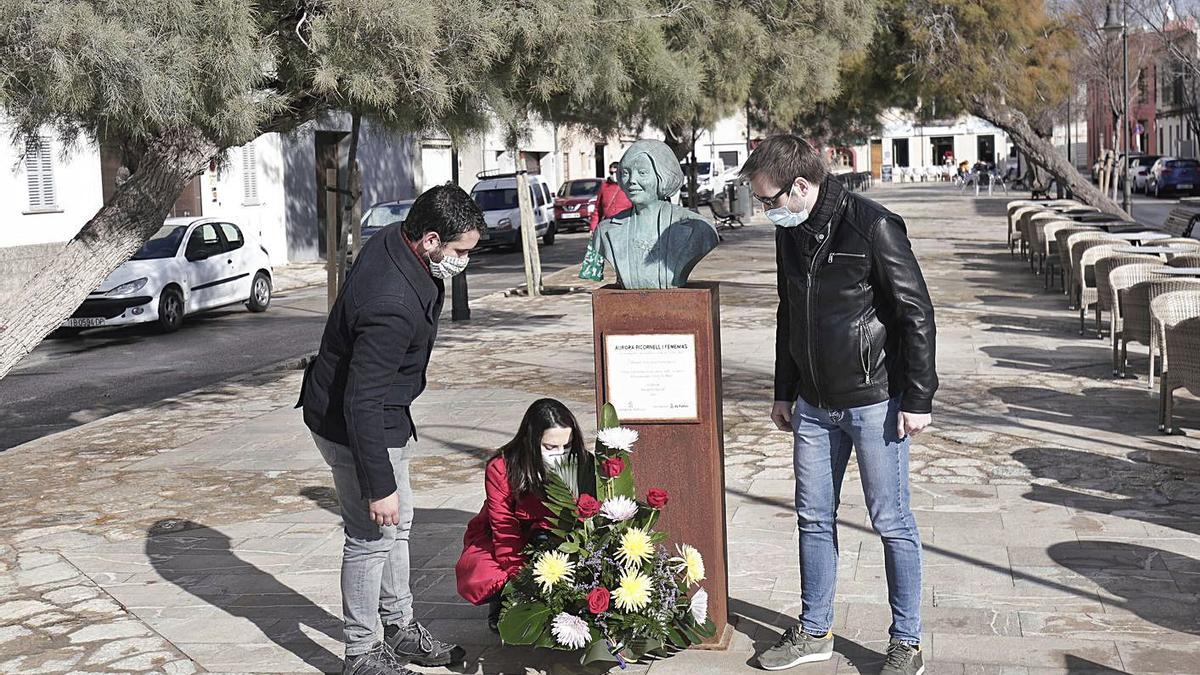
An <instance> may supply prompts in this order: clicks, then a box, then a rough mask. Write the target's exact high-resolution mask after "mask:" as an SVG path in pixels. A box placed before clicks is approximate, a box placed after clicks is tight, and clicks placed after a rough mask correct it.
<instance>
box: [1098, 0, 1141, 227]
mask: <svg viewBox="0 0 1200 675" xmlns="http://www.w3.org/2000/svg"><path fill="white" fill-rule="evenodd" d="M1128 19H1129V1H1128V0H1121V18H1120V20H1118V19H1117V8H1116V7H1114V6H1113V3H1111V2H1109V3H1107V4H1106V5H1105V7H1104V25H1103V26H1101V27H1100V30H1103V31H1104V32H1105V33H1108V34H1109V35H1116V34H1117V33H1118V32H1119V33H1120V34H1121V125H1122V126H1123V127H1124V128H1123V129H1121V139H1122V141H1121V147H1122V149H1123V151H1124V152H1123V156H1122V158H1121V166H1120V171H1121V175H1123V179H1122V183H1123V184H1124V189H1123V190H1122V191H1121V208H1122V209H1124V210H1125V213H1127V214H1129V216H1130V217H1131V218H1132V217H1133V205H1132V203H1131V202H1132V196H1131V194H1130V193H1131V188H1132V187H1133V186H1132V185H1131V184H1130V182H1129V128H1130V127H1129V27H1128Z"/></svg>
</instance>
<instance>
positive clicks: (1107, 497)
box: [0, 184, 1200, 675]
mask: <svg viewBox="0 0 1200 675" xmlns="http://www.w3.org/2000/svg"><path fill="white" fill-rule="evenodd" d="M869 196H871V197H873V198H875V199H878V200H880V201H881V202H883V203H884V204H886V205H887V206H889V207H891V208H892V209H894V210H896V211H897V212H899V213H900V214H901V215H903V216H904V217H905V218H906V220H907V221H908V223H909V227H910V230H911V234H912V237H913V240H914V246H915V248H916V250H917V252H918V255H919V257H920V258H921V260H922V263H923V267H924V269H925V272H926V275H927V278H928V280H929V283H930V286H931V290H932V293H933V295H934V300H935V305H936V307H937V312H938V314H937V318H938V325H939V333H940V335H939V338H940V340H939V347H940V349H939V372H940V375H941V379H942V389H941V391H940V392H939V395H938V400H937V404H936V410H935V418H934V419H935V428H934V429H933V430H932V431H930V432H928V433H927V434H925V435H923V436H921V437H920V440H919V442H918V443H916V444H915V445H914V448H913V452H912V478H913V503H914V509H915V511H916V516H917V521H918V524H919V525H920V527H921V532H922V536H923V540H924V546H925V587H924V602H923V604H924V608H923V615H924V620H925V632H926V637H925V641H924V644H925V649H926V650H927V654H926V658H927V662H928V663H929V667H928V670H927V672H929V673H931V674H933V673H937V674H941V673H955V674H960V675H968V674H972V675H977V674H985V673H995V674H1001V673H1003V674H1006V675H1007V674H1014V675H1015V674H1018V673H1020V674H1030V675H1032V674H1035V673H1036V674H1039V675H1040V674H1049V673H1122V672H1124V673H1195V672H1200V666H1197V664H1198V663H1200V638H1198V636H1200V539H1198V538H1197V534H1198V533H1200V481H1198V479H1200V461H1198V460H1197V457H1200V455H1198V454H1197V451H1198V450H1200V431H1198V429H1200V402H1197V401H1196V400H1195V399H1193V398H1187V397H1182V398H1181V401H1180V403H1179V405H1178V412H1179V419H1180V423H1181V426H1183V427H1184V428H1186V429H1187V430H1188V434H1189V435H1187V436H1170V437H1168V436H1162V435H1159V434H1158V433H1157V432H1156V430H1155V398H1154V396H1153V395H1152V394H1151V393H1150V392H1149V391H1148V389H1147V388H1146V383H1145V381H1144V378H1143V379H1141V380H1127V381H1114V380H1112V379H1111V378H1110V376H1109V370H1110V368H1109V365H1108V363H1109V360H1108V359H1109V352H1108V350H1107V347H1106V344H1105V343H1103V342H1100V341H1098V340H1095V339H1094V338H1093V339H1083V338H1080V337H1078V334H1077V331H1076V328H1075V326H1076V324H1075V322H1076V321H1077V320H1076V319H1075V318H1074V316H1073V315H1072V314H1071V313H1070V312H1068V311H1066V309H1065V302H1064V301H1063V298H1062V296H1060V295H1057V294H1046V293H1043V292H1042V291H1041V283H1040V281H1038V280H1036V279H1034V278H1033V277H1031V276H1030V275H1029V274H1028V273H1027V271H1025V270H1026V268H1025V267H1024V266H1023V265H1022V264H1021V263H1020V262H1019V261H1013V260H1012V259H1010V257H1009V254H1008V250H1007V247H1006V246H1005V245H1004V243H1003V242H1004V237H1005V232H1006V229H1005V224H1004V207H1003V205H1004V199H1002V198H999V197H997V198H993V199H988V198H979V199H975V198H972V197H965V196H962V195H960V194H959V193H958V192H957V191H956V190H953V189H952V188H948V187H946V186H942V185H936V184H930V185H924V184H917V185H904V186H891V185H885V186H881V187H879V188H876V189H874V190H872V192H871V193H870V195H869ZM773 249H774V247H773V239H772V237H771V232H770V229H769V228H768V227H765V226H764V225H763V224H762V223H761V222H757V221H756V223H755V224H754V225H752V226H750V227H748V228H745V229H743V230H738V231H733V232H726V233H725V242H724V243H723V244H722V246H721V247H720V248H719V249H718V250H717V252H715V253H714V254H713V255H711V256H710V257H709V258H708V259H706V260H705V261H704V263H702V265H701V267H700V268H699V269H698V270H697V272H696V273H695V278H697V279H716V280H719V281H721V283H722V286H721V295H722V307H721V311H722V338H723V353H724V355H725V363H724V388H725V422H726V485H727V504H728V510H727V516H728V520H729V536H730V542H729V557H730V569H731V578H730V594H731V603H730V608H731V611H732V613H733V614H734V615H735V622H736V631H735V635H734V641H733V645H732V648H731V649H730V650H728V651H726V652H709V651H690V652H687V653H684V654H681V655H678V656H676V657H674V658H672V659H670V660H667V661H663V662H659V663H655V664H652V665H651V666H650V668H649V670H650V671H651V672H652V673H654V674H655V675H659V674H663V675H665V674H669V673H687V674H689V675H698V674H700V673H736V672H757V671H754V669H753V667H752V666H753V660H752V658H751V654H752V652H753V651H754V650H755V649H761V648H763V647H765V646H766V645H768V644H770V643H771V642H773V641H774V640H775V638H776V637H777V636H778V634H779V633H780V631H782V630H783V629H784V628H786V627H787V626H788V625H790V624H791V623H792V622H794V620H795V619H794V617H795V615H796V613H797V612H798V610H799V578H798V572H797V565H796V522H795V515H794V513H793V512H792V507H791V501H792V493H793V485H792V481H791V469H790V463H791V459H790V439H789V436H788V435H787V434H782V433H779V432H776V431H772V430H771V427H770V425H769V422H768V421H767V419H766V412H767V410H768V409H769V406H770V398H771V387H770V379H771V370H772V358H773V349H772V345H773V339H774V335H773V322H774V313H775V303H776V298H775V284H774V250H773ZM565 280H566V276H565V275H564V278H563V281H565ZM550 281H554V280H553V279H551V280H550ZM473 309H474V316H475V320H473V321H472V322H470V323H469V324H467V325H459V324H450V323H447V324H444V331H443V337H442V341H441V343H440V345H439V348H438V350H437V352H436V356H435V359H434V363H433V365H432V368H431V371H430V375H431V388H430V390H429V391H428V392H427V393H426V394H425V395H424V396H423V397H422V398H421V399H420V401H419V402H418V405H417V408H418V409H417V410H416V412H415V414H416V417H417V419H418V420H424V422H423V423H422V424H421V430H422V431H423V438H422V443H421V445H420V449H419V452H418V456H417V457H416V459H415V460H414V465H413V475H414V480H413V482H414V487H415V488H416V490H417V494H418V497H417V504H416V507H417V512H416V526H415V528H414V531H413V542H412V549H413V552H414V563H415V566H414V591H415V593H416V597H417V604H416V607H417V612H418V615H419V617H420V618H421V619H422V621H424V622H426V623H427V625H429V626H430V627H431V628H432V629H433V630H434V631H435V632H437V633H438V634H440V635H444V636H449V637H451V638H453V639H455V640H458V641H461V642H462V644H464V645H465V646H467V648H468V650H469V662H468V664H467V665H466V667H465V668H460V670H464V671H465V672H483V673H510V672H526V668H529V669H532V670H535V671H536V670H537V669H542V668H547V669H551V670H553V669H554V667H555V666H554V664H556V663H559V664H561V663H566V662H567V661H565V660H563V659H556V658H555V657H554V656H553V655H546V654H542V653H534V652H531V651H528V650H518V649H508V648H502V647H500V646H499V645H498V644H497V641H496V639H495V638H494V637H493V636H492V635H491V634H489V633H488V631H487V629H486V626H485V625H484V621H483V617H484V614H485V611H484V610H482V609H480V608H475V607H471V606H469V605H466V604H465V603H464V602H462V601H461V600H459V599H458V597H457V595H456V593H455V587H454V579H453V563H454V561H455V560H456V558H457V555H458V552H459V547H460V543H461V537H462V531H463V527H464V525H465V523H466V521H467V520H468V519H469V518H470V517H471V515H473V514H474V513H475V512H476V511H477V510H478V508H479V505H480V503H481V499H482V480H481V473H482V472H481V467H482V464H483V462H484V460H485V458H486V457H487V456H488V455H489V454H490V453H491V451H492V450H493V448H495V447H496V446H497V445H498V444H499V443H500V442H502V441H503V440H505V439H506V438H507V437H508V436H509V435H510V434H511V433H512V432H513V430H514V429H515V427H516V424H517V421H518V419H519V416H520V414H521V413H522V412H523V410H524V407H525V406H526V405H527V404H528V403H529V402H530V401H531V400H532V399H534V398H536V397H538V396H543V395H548V396H555V397H559V398H561V399H563V400H566V401H569V402H570V404H571V406H572V408H573V409H575V410H576V411H577V412H578V413H579V415H580V417H581V419H582V420H585V421H589V422H590V419H591V415H590V411H591V410H592V409H593V401H592V391H593V377H594V376H593V373H592V363H591V316H590V305H589V297H588V295H587V294H586V293H576V294H570V295H558V296H546V297H542V298H538V299H529V298H519V297H513V298H505V297H502V296H491V297H488V298H485V299H481V300H479V301H476V302H475V303H473ZM280 339H287V336H280ZM1134 358H1135V361H1134V365H1133V368H1132V370H1133V371H1134V372H1139V368H1140V369H1142V371H1144V365H1143V364H1144V363H1145V360H1144V359H1145V356H1144V354H1138V355H1136V356H1135V357H1134ZM298 377H299V374H298V373H296V372H284V373H265V374H258V375H252V376H248V377H244V378H241V379H239V380H235V381H231V382H228V383H225V384H223V385H221V386H218V387H213V388H211V389H207V390H203V391H196V392H192V393H190V394H187V395H184V396H181V397H178V398H176V399H172V400H167V401H163V402H162V403H160V404H158V405H156V406H154V407H151V408H148V409H143V410H135V411H129V412H126V413H121V414H118V415H114V416H112V417H109V418H105V419H102V420H99V421H96V422H92V423H90V424H87V425H84V426H82V427H78V428H76V429H72V430H70V431H66V432H63V433H60V434H57V435H55V436H52V437H47V438H44V439H41V440H38V441H35V442H32V443H29V444H27V445H25V446H21V447H19V448H16V449H13V450H10V451H8V452H6V453H3V454H0V476H3V485H4V487H5V489H4V490H3V491H0V513H3V514H4V517H3V518H2V519H0V673H38V672H131V671H132V672H166V673H190V672H198V671H211V672H256V673H257V672H295V673H311V672H319V671H322V670H324V671H327V672H332V671H336V670H338V668H339V666H338V656H340V654H341V650H340V643H339V638H340V627H339V620H338V618H337V617H338V613H339V594H338V587H337V567H338V561H339V555H340V548H341V540H340V536H341V535H340V526H339V519H338V515H337V503H336V499H335V498H334V495H333V492H332V489H331V480H330V477H329V475H328V471H327V470H326V468H325V467H324V465H323V464H322V462H321V459H320V456H319V455H318V454H317V452H316V450H315V448H314V447H313V446H312V443H311V440H310V439H309V438H308V437H307V435H306V432H305V430H304V429H303V426H302V425H301V423H300V420H299V417H298V415H297V414H296V411H294V410H293V409H292V408H291V405H292V403H293V402H294V398H295V395H296V391H297V384H298ZM843 497H844V501H843V504H842V508H841V531H840V539H841V543H842V557H841V562H840V572H841V574H840V576H841V580H840V583H839V588H838V591H839V594H838V605H837V611H836V625H835V633H836V636H837V642H836V645H835V651H836V655H835V658H834V659H833V660H831V661H830V662H827V663H825V664H819V665H812V666H806V667H803V668H800V669H797V670H795V671H793V672H797V673H805V674H807V673H813V674H816V673H833V672H838V673H855V672H861V673H875V672H878V670H879V664H880V662H881V660H882V651H883V649H884V647H885V645H886V630H887V626H888V623H889V617H888V607H887V600H886V587H885V584H884V577H883V558H882V547H881V545H880V543H879V541H878V539H877V538H876V537H875V536H874V535H873V534H872V532H871V529H870V523H869V519H868V517H867V515H866V511H865V508H864V506H863V501H862V493H861V485H860V483H859V482H858V480H857V472H856V471H855V470H854V468H853V466H852V467H851V470H850V472H849V473H848V476H847V481H846V485H845V488H844V491H843ZM635 670H644V668H640V669H635ZM431 672H446V671H441V670H436V669H435V670H432V671H431Z"/></svg>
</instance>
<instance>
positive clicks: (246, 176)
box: [242, 145, 260, 206]
mask: <svg viewBox="0 0 1200 675" xmlns="http://www.w3.org/2000/svg"><path fill="white" fill-rule="evenodd" d="M259 203H260V202H259V200H258V154H257V153H256V151H255V150H254V146H253V145H244V146H242V204H244V205H246V206H253V205H255V204H259Z"/></svg>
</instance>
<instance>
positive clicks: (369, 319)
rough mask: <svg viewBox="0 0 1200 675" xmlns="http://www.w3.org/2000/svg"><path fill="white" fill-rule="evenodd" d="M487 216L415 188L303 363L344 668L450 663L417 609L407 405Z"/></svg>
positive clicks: (390, 672) (377, 673)
mask: <svg viewBox="0 0 1200 675" xmlns="http://www.w3.org/2000/svg"><path fill="white" fill-rule="evenodd" d="M483 227H484V221H483V213H482V212H481V211H480V210H479V207H478V206H476V205H475V202H474V201H472V200H471V197H470V195H468V194H467V193H466V192H464V191H463V190H462V189H461V188H458V187H454V186H439V187H435V188H433V189H431V190H429V191H427V192H425V193H424V194H422V195H421V196H420V197H418V198H417V200H416V202H415V203H414V204H413V206H412V210H411V211H409V213H408V216H407V218H406V219H405V220H404V222H403V223H393V224H391V225H388V226H387V227H385V228H383V229H382V230H380V232H379V233H378V234H376V235H375V236H373V237H371V239H369V240H368V242H367V244H366V246H364V247H363V250H362V253H361V254H359V256H358V258H357V260H355V263H354V267H353V268H352V269H351V271H350V274H349V276H348V277H347V279H346V284H345V286H343V287H342V289H341V292H340V293H338V297H337V301H336V302H335V303H334V306H333V310H332V311H330V313H329V320H328V322H327V323H326V324H325V333H324V335H323V336H322V338H321V349H320V352H319V353H318V354H317V357H316V359H315V360H314V361H313V362H312V364H310V366H309V368H308V370H307V372H306V373H305V378H304V385H303V387H302V390H301V394H300V405H302V406H303V407H304V423H305V425H307V426H308V428H309V429H310V430H311V431H312V434H313V440H314V441H315V442H316V444H317V448H318V449H319V450H320V451H321V455H322V456H323V457H324V458H325V461H326V462H327V463H328V464H329V466H330V468H331V469H332V470H333V481H334V486H335V488H336V489H337V494H338V501H339V502H340V503H341V510H342V520H343V522H344V524H345V535H346V542H345V546H344V548H343V554H342V575H341V586H342V611H343V615H344V621H345V633H346V662H345V666H344V669H343V673H345V674H347V675H397V674H403V673H409V672H411V671H408V670H407V669H406V668H404V664H405V663H406V662H412V663H415V664H418V665H421V666H441V665H447V664H449V663H450V662H451V661H452V660H453V659H454V658H455V656H456V652H458V651H459V650H458V649H457V648H456V647H455V646H454V645H450V644H447V643H444V642H442V641H441V640H438V639H436V638H434V637H433V636H432V635H430V634H429V631H427V630H426V629H425V628H424V627H423V626H422V625H421V624H420V623H418V622H417V621H416V620H415V619H414V618H413V610H412V592H411V590H410V589H409V554H408V536H409V530H410V528H411V526H412V517H413V496H412V488H411V486H410V485H409V467H408V465H409V459H410V458H411V456H412V454H413V443H412V441H415V440H416V437H417V431H416V425H415V424H414V422H413V418H412V414H411V412H410V406H411V405H412V403H413V401H414V400H415V399H416V398H417V396H419V395H420V394H421V392H422V391H423V390H424V389H425V383H426V369H427V368H428V366H429V355H430V352H431V351H432V349H433V343H434V339H435V338H436V336H437V328H438V318H439V316H440V315H441V311H442V301H443V298H444V297H445V287H444V285H443V281H444V280H445V279H448V278H450V277H451V276H453V275H454V274H456V273H458V272H461V271H462V270H463V269H464V268H465V267H466V265H467V260H468V258H467V254H468V253H469V252H470V250H471V249H472V248H474V247H475V245H476V244H478V243H479V235H480V231H481V230H482V229H483ZM380 623H382V624H383V640H382V641H380V639H379V624H380Z"/></svg>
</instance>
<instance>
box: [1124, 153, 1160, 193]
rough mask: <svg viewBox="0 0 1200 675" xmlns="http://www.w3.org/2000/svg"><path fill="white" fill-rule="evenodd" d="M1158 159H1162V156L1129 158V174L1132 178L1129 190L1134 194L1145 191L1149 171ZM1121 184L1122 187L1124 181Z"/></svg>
mask: <svg viewBox="0 0 1200 675" xmlns="http://www.w3.org/2000/svg"><path fill="white" fill-rule="evenodd" d="M1160 157H1162V155H1141V156H1140V157H1130V159H1129V174H1130V175H1131V176H1133V185H1132V187H1131V188H1130V189H1132V190H1133V191H1134V192H1145V191H1146V183H1147V182H1148V179H1149V177H1150V169H1151V167H1153V166H1154V163H1155V162H1157V161H1158V160H1159V158H1160ZM1121 184H1122V186H1123V185H1124V181H1122V183H1121Z"/></svg>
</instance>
